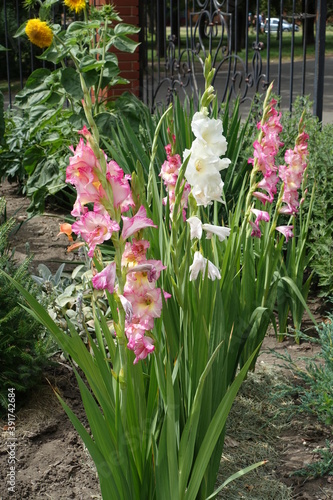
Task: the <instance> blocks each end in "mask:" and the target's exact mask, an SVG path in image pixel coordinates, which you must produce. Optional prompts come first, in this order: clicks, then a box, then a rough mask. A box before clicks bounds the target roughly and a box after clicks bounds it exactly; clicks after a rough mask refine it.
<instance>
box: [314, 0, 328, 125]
mask: <svg viewBox="0 0 333 500" xmlns="http://www.w3.org/2000/svg"><path fill="white" fill-rule="evenodd" d="M326 14H327V4H326V0H317V24H316V48H315V77H314V89H313V95H314V105H313V114H314V115H316V116H318V119H319V121H320V122H321V121H322V119H323V97H324V74H325V36H326Z"/></svg>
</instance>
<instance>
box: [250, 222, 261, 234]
mask: <svg viewBox="0 0 333 500" xmlns="http://www.w3.org/2000/svg"><path fill="white" fill-rule="evenodd" d="M249 224H250V226H251V227H252V232H251V236H253V237H254V238H261V230H260V227H259V224H256V223H255V222H253V221H252V220H249Z"/></svg>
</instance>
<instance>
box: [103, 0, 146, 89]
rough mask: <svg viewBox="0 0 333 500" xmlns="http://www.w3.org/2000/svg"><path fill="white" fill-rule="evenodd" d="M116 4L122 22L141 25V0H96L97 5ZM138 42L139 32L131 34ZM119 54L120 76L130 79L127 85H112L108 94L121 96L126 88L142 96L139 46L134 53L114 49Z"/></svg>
mask: <svg viewBox="0 0 333 500" xmlns="http://www.w3.org/2000/svg"><path fill="white" fill-rule="evenodd" d="M111 3H113V4H114V5H115V8H116V11H117V12H118V13H119V16H120V17H121V18H122V22H123V23H126V24H133V25H134V26H138V27H139V26H140V22H139V0H113V1H112V0H96V7H98V6H100V5H103V4H111ZM131 38H132V39H133V40H135V41H136V42H138V41H139V34H137V35H133V36H131ZM114 52H115V53H116V54H117V56H118V61H119V69H120V76H121V77H123V78H126V79H127V80H129V83H128V84H127V85H116V86H114V87H110V90H109V91H108V95H109V97H110V98H115V97H119V96H120V95H121V94H122V93H123V92H125V91H126V90H127V91H129V92H132V93H133V94H134V95H136V96H137V97H140V63H139V48H137V49H136V51H135V52H134V54H130V53H128V52H118V51H117V50H114Z"/></svg>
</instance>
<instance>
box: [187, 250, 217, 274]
mask: <svg viewBox="0 0 333 500" xmlns="http://www.w3.org/2000/svg"><path fill="white" fill-rule="evenodd" d="M207 262H208V278H209V279H211V280H212V281H214V280H215V279H216V278H217V279H221V275H220V271H219V270H218V269H217V267H216V266H214V264H213V263H212V262H210V260H208V261H207V259H205V258H204V257H203V255H202V254H201V253H200V252H195V254H194V259H193V264H192V265H191V266H190V281H193V280H196V279H197V277H198V276H199V273H200V271H201V272H202V276H203V277H204V276H205V272H206V268H207Z"/></svg>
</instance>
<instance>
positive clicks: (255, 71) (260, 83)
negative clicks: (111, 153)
mask: <svg viewBox="0 0 333 500" xmlns="http://www.w3.org/2000/svg"><path fill="white" fill-rule="evenodd" d="M263 4H265V5H266V10H265V11H263V8H262V5H263ZM316 4H317V8H316V10H313V11H311V8H310V7H311V6H312V5H314V2H308V1H307V0H304V1H303V2H296V0H293V1H289V2H283V0H281V1H280V2H277V1H275V2H271V1H269V0H268V1H265V2H262V1H260V0H252V1H251V0H162V1H161V0H142V8H141V16H142V18H141V26H142V35H141V36H142V39H141V41H142V46H141V60H142V68H143V89H144V92H143V98H144V100H145V101H146V102H147V103H150V105H151V106H152V107H154V106H156V105H158V103H159V102H160V101H165V100H167V101H170V100H172V98H173V95H174V93H178V94H180V95H182V94H183V95H184V96H185V95H189V94H192V95H194V96H195V97H196V98H197V99H198V97H199V94H200V92H201V91H202V90H203V85H204V82H203V76H202V73H203V65H204V60H205V58H206V56H207V55H208V54H210V55H211V58H212V63H213V66H214V68H215V76H214V82H213V83H214V85H215V88H216V89H217V93H218V97H219V99H220V100H221V101H225V99H226V98H227V97H230V96H231V97H232V96H235V95H239V96H240V98H241V102H245V101H249V100H252V99H253V97H254V95H255V94H256V93H257V92H263V91H264V90H265V89H266V88H267V86H268V84H269V83H270V82H271V81H272V80H275V87H274V90H275V92H276V93H277V94H278V95H281V93H282V92H284V93H285V94H287V98H288V105H289V109H290V110H292V105H293V101H294V96H295V94H296V93H297V94H298V95H306V94H307V93H310V92H309V89H310V87H311V91H312V94H313V95H312V97H313V100H314V113H315V114H316V115H317V116H318V117H319V119H320V120H321V118H322V108H323V83H324V62H325V56H324V54H325V29H326V1H325V0H318V1H317V2H316ZM287 6H288V9H287ZM300 6H302V7H303V10H302V11H297V7H298V8H300ZM311 44H314V45H315V58H314V59H313V58H312V59H311V63H310V62H309V61H308V57H307V53H308V49H309V46H310V45H311ZM298 46H300V48H298V52H300V54H301V58H299V57H298V58H297V60H296V58H295V49H296V48H297V47H298ZM286 47H288V49H287V50H289V54H288V57H287V61H288V62H285V60H283V59H282V55H283V51H284V50H286ZM273 56H274V57H273ZM299 59H301V60H299ZM310 66H311V68H310ZM309 68H310V69H311V72H314V75H315V77H314V79H313V78H311V77H310V71H309ZM296 76H297V88H296V78H295V77H296ZM310 80H312V81H310ZM286 84H287V88H286ZM283 86H284V88H283Z"/></svg>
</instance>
